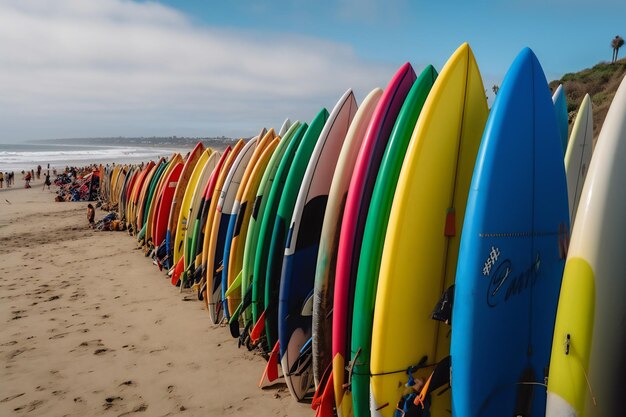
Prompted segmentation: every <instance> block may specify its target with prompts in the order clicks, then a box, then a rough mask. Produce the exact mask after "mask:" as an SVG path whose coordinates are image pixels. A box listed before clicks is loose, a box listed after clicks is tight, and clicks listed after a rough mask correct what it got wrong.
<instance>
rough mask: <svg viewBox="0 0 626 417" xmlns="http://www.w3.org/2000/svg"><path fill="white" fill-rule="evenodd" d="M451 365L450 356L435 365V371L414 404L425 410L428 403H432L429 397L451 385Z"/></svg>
mask: <svg viewBox="0 0 626 417" xmlns="http://www.w3.org/2000/svg"><path fill="white" fill-rule="evenodd" d="M450 363H451V362H450V356H446V357H445V358H443V359H442V360H441V361H439V363H437V365H435V369H434V370H433V371H432V373H431V374H430V376H429V377H428V379H427V380H426V382H425V383H424V386H423V387H422V389H421V390H420V392H419V393H418V395H417V396H416V397H415V399H414V400H413V404H415V405H416V406H420V407H421V408H422V409H425V408H426V407H427V405H428V403H430V401H429V399H428V396H429V395H430V394H431V393H432V392H433V391H436V390H437V389H439V388H441V387H442V386H444V385H449V384H450Z"/></svg>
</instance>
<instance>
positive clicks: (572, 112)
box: [550, 58, 626, 138]
mask: <svg viewBox="0 0 626 417" xmlns="http://www.w3.org/2000/svg"><path fill="white" fill-rule="evenodd" d="M625 74H626V58H624V59H620V60H618V61H617V62H615V63H613V64H609V63H600V64H597V65H596V66H594V67H593V68H587V69H584V70H582V71H579V72H574V73H568V74H565V75H564V76H563V77H562V78H561V79H560V80H555V81H551V82H550V88H551V89H552V91H554V90H556V88H557V87H558V85H559V84H563V88H565V95H566V97H567V111H568V113H569V123H570V129H571V126H572V124H573V123H574V120H575V119H576V112H577V111H578V107H579V106H580V102H581V101H582V99H583V97H584V96H585V94H586V93H589V95H590V96H591V101H592V103H593V133H594V137H595V138H597V137H598V134H599V133H600V130H601V128H602V123H603V122H604V118H605V117H606V113H607V111H608V110H609V106H610V105H611V101H613V96H615V92H616V91H617V87H619V84H620V82H621V81H622V79H623V78H624V75H625Z"/></svg>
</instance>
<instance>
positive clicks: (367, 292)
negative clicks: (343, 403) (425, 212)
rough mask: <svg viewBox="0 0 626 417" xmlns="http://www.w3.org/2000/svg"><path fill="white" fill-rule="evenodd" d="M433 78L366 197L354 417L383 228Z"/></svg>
mask: <svg viewBox="0 0 626 417" xmlns="http://www.w3.org/2000/svg"><path fill="white" fill-rule="evenodd" d="M436 77H437V72H436V71H435V69H434V68H433V67H432V66H431V65H429V66H428V67H426V69H424V70H423V71H422V73H421V74H420V76H419V77H418V78H417V80H416V81H415V83H414V84H413V87H411V90H410V91H409V93H408V95H407V97H406V99H405V101H404V104H403V105H402V108H401V109H400V113H399V114H398V118H397V120H396V123H395V125H394V127H393V130H392V132H391V135H390V137H389V143H388V144H387V148H386V149H385V153H384V155H383V159H382V162H381V165H380V170H379V171H378V175H377V177H376V183H375V186H374V191H373V193H372V200H371V203H370V209H369V212H368V215H367V220H366V223H365V229H364V233H363V246H362V247H361V255H360V257H359V266H358V272H357V279H356V287H355V293H354V313H353V314H354V316H353V317H358V318H359V319H358V320H354V321H353V323H352V340H351V350H352V352H351V355H352V357H351V358H350V359H351V360H353V359H354V358H355V356H356V355H357V352H358V356H357V357H356V361H355V363H354V368H353V373H352V403H353V407H354V415H355V416H369V415H370V380H369V375H370V347H371V342H372V323H373V320H374V304H375V301H376V287H377V284H378V271H379V269H380V262H381V257H382V252H383V246H384V242H385V233H386V231H387V222H388V220H389V213H390V211H391V205H392V202H393V196H394V193H395V190H396V184H397V182H398V177H399V175H400V170H401V169H402V163H403V161H404V155H405V153H406V150H407V147H408V146H409V141H410V139H411V134H412V133H413V128H414V127H415V123H416V122H417V119H418V117H419V114H420V112H421V111H422V106H423V105H424V102H425V101H426V97H428V93H429V92H430V89H431V87H432V85H433V83H434V82H435V78H436Z"/></svg>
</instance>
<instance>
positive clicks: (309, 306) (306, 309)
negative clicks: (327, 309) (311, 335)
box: [300, 290, 313, 317]
mask: <svg viewBox="0 0 626 417" xmlns="http://www.w3.org/2000/svg"><path fill="white" fill-rule="evenodd" d="M300 314H301V315H302V316H304V317H312V316H313V290H311V292H309V295H307V296H306V298H305V300H304V303H302V310H301V312H300Z"/></svg>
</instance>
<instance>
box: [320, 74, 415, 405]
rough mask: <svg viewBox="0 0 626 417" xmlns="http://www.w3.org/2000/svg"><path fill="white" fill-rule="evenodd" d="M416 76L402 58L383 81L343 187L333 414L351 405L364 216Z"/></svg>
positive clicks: (335, 312) (335, 329) (335, 309)
mask: <svg viewBox="0 0 626 417" xmlns="http://www.w3.org/2000/svg"><path fill="white" fill-rule="evenodd" d="M416 78H417V76H416V74H415V71H414V70H413V67H411V64H409V63H408V62H407V63H406V64H404V65H403V66H402V67H401V68H400V69H399V70H398V72H396V74H395V75H394V76H393V78H392V79H391V81H390V82H389V85H388V86H387V88H386V89H385V92H384V93H383V96H382V97H381V98H380V101H379V102H378V106H377V107H376V110H375V111H374V114H373V116H372V119H371V121H370V124H369V126H368V128H367V132H366V134H365V138H364V139H363V144H362V145H361V149H360V151H359V155H358V156H357V160H356V164H355V166H354V172H353V173H352V179H351V181H350V187H349V189H348V196H347V200H346V206H345V208H344V212H343V220H342V224H341V235H340V236H341V237H340V239H339V249H338V253H337V269H336V275H335V293H334V307H333V341H332V345H333V383H334V388H335V401H336V404H337V412H338V414H339V416H346V415H349V414H351V412H350V410H351V408H352V401H351V399H350V398H346V399H344V393H346V392H347V391H346V390H345V388H344V383H345V382H346V379H347V377H348V372H347V371H346V369H345V367H346V365H347V362H348V361H349V360H350V358H348V355H349V352H350V345H349V342H350V331H351V329H352V301H353V299H354V286H355V280H356V274H357V268H358V263H359V259H358V258H359V254H360V252H361V240H362V237H363V230H364V228H365V220H366V218H367V212H368V209H369V204H370V200H371V197H372V191H373V189H374V183H375V182H376V176H377V174H378V168H379V167H380V162H381V160H382V157H383V154H384V152H385V148H386V147H387V142H388V141H389V135H390V134H391V130H392V129H393V125H394V124H395V122H396V118H397V117H398V113H399V112H400V108H401V107H402V104H403V103H404V99H405V98H406V95H407V94H408V92H409V90H410V89H411V86H412V85H413V83H414V82H415V80H416Z"/></svg>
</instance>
